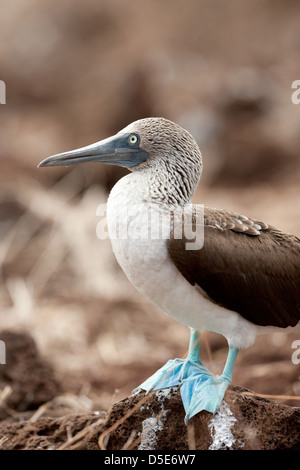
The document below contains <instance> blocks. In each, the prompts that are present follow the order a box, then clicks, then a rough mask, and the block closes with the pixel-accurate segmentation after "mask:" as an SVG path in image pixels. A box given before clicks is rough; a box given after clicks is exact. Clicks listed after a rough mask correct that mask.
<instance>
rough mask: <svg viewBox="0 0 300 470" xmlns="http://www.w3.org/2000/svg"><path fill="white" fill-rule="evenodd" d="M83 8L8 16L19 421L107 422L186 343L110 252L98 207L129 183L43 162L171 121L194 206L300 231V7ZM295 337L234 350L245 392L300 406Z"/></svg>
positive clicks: (8, 151) (29, 9)
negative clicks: (190, 166) (190, 147)
mask: <svg viewBox="0 0 300 470" xmlns="http://www.w3.org/2000/svg"><path fill="white" fill-rule="evenodd" d="M86 4H88V5H89V8H87V7H84V6H83V3H82V2H80V1H75V2H72V7H70V6H68V4H67V3H65V4H62V2H60V1H58V0H55V1H54V2H49V1H46V0H43V1H42V2H41V1H37V0H30V1H29V2H26V5H25V4H24V5H23V6H21V5H19V6H17V5H16V4H15V3H14V2H13V3H11V4H9V5H7V8H6V10H5V11H4V12H3V15H1V18H0V58H1V70H0V72H1V76H0V79H2V80H4V81H5V83H6V88H7V97H6V101H7V104H6V105H5V106H1V109H0V159H1V161H0V164H1V171H0V265H1V270H0V276H1V285H0V320H1V322H0V328H1V330H0V340H2V341H4V342H5V345H6V364H1V365H0V418H1V420H2V422H4V421H5V422H7V423H12V422H16V421H17V422H23V421H28V420H31V421H32V423H33V425H34V422H35V420H36V419H38V418H41V417H46V416H55V417H60V416H65V415H66V414H68V413H92V412H94V411H97V412H100V413H101V412H102V411H107V410H108V409H109V408H110V406H111V404H112V402H117V401H119V400H122V399H123V398H125V397H127V396H128V395H129V394H130V393H131V391H132V389H134V388H135V387H136V386H137V385H138V384H139V383H141V382H142V381H143V380H144V379H145V378H147V377H148V376H149V375H150V374H151V373H153V372H154V371H155V370H156V369H157V368H158V367H160V366H161V365H162V364H163V363H165V362H166V361H167V360H168V359H170V358H172V357H183V356H184V355H185V354H186V351H187V346H188V336H189V332H188V329H187V328H186V327H185V326H183V325H180V324H178V323H176V322H175V321H174V320H173V319H171V318H169V317H167V316H166V315H164V314H163V313H162V312H160V311H159V310H158V309H157V308H155V307H154V306H152V305H150V304H149V303H148V302H147V301H146V300H145V299H143V298H142V297H141V296H140V295H139V294H138V293H137V292H136V291H135V290H134V288H133V287H132V286H131V285H130V284H129V282H128V281H127V279H126V277H125V275H124V274H123V273H122V272H121V270H120V268H119V267H118V265H117V263H116V261H115V259H114V256H113V254H112V251H111V246H110V241H109V240H108V239H104V240H100V239H99V238H97V236H96V227H97V224H98V223H99V220H100V217H99V216H98V215H97V208H98V207H99V205H101V204H105V202H106V199H107V195H108V192H109V190H110V188H111V187H112V185H113V184H114V183H115V181H116V180H117V179H118V178H120V177H121V176H122V175H124V174H125V171H123V170H118V169H116V168H110V167H101V168H99V167H98V166H95V165H90V166H89V165H87V166H86V167H81V168H75V169H42V168H40V169H37V168H36V165H37V164H38V163H39V161H40V160H42V159H43V158H45V157H46V156H48V155H51V154H55V153H58V152H62V151H65V150H68V149H71V148H76V147H80V146H83V145H87V144H89V143H91V142H94V141H97V140H100V139H101V138H104V137H107V136H109V135H111V134H112V133H114V132H116V131H118V130H119V129H120V128H122V127H123V126H125V125H126V124H128V123H129V122H131V121H133V120H134V119H138V118H141V117H145V116H153V115H163V116H164V117H167V118H169V119H172V120H174V121H176V122H178V123H179V124H181V125H183V126H184V127H186V128H187V129H188V130H189V131H190V132H191V133H192V134H193V135H194V136H195V138H196V139H197V141H198V142H199V145H200V147H201V150H202V153H203V159H204V174H203V179H202V184H201V185H200V186H199V189H198V191H197V193H196V195H195V198H194V201H195V202H199V203H204V204H206V205H208V206H213V207H220V208H221V207H222V208H229V209H231V210H235V211H237V212H241V213H245V214H246V215H249V216H252V217H255V218H256V219H261V220H264V221H266V222H267V223H269V224H272V225H274V226H277V227H278V228H281V229H283V230H284V231H286V232H290V233H294V234H295V235H298V236H300V217H299V216H300V197H299V177H300V157H299V147H300V145H299V144H300V116H299V113H300V105H295V104H293V103H292V101H291V94H292V89H291V83H292V82H293V81H294V80H296V79H299V78H300V77H299V74H300V71H299V60H298V59H299V57H298V48H299V15H300V8H299V4H298V2H296V1H292V0H289V1H288V2H285V4H284V6H283V4H282V2H277V1H275V2H272V5H271V2H268V1H265V2H261V1H258V0H257V1H253V2H247V1H244V0H243V1H237V0H231V1H230V2H226V8H225V7H224V4H223V3H222V2H211V1H210V0H209V1H208V0H206V1H202V2H198V1H196V0H195V1H194V0H192V1H190V2H188V7H187V8H185V9H184V10H183V9H182V4H181V2H180V1H175V2H163V4H160V5H158V4H156V3H155V2H154V3H153V2H152V1H144V2H143V8H141V7H140V3H139V2H137V1H136V0H135V1H133V2H132V3H131V5H130V7H125V6H124V3H123V2H121V1H118V0H114V1H112V2H109V3H105V4H104V2H94V1H92V0H90V1H89V2H86V3H85V5H86ZM158 10H159V11H158ZM132 24H135V29H134V31H133V29H132ZM12 31H18V33H17V34H14V35H12ZM278 31H284V34H278ZM299 339H300V338H299V335H298V336H297V335H295V334H288V335H285V334H281V333H276V334H268V335H265V336H263V337H259V338H257V341H256V343H255V345H253V346H252V347H251V348H249V349H248V350H246V351H242V352H241V353H240V355H239V357H238V360H237V364H236V367H235V372H234V378H233V383H234V384H235V385H239V386H242V387H246V388H248V389H250V390H253V391H255V392H257V393H261V394H268V395H270V394H271V395H280V396H281V395H284V396H286V397H287V398H276V399H277V400H278V401H279V402H280V403H286V404H287V405H289V406H299V403H300V402H299V396H300V365H299V364H297V363H295V361H294V362H293V361H292V355H293V353H295V349H294V348H293V342H294V341H295V340H299ZM201 348H202V356H203V358H204V362H206V364H207V365H208V366H209V367H210V368H211V369H212V370H213V371H214V372H216V373H218V372H220V371H221V370H222V367H223V364H224V361H225V358H226V353H227V345H226V342H225V340H224V339H223V338H220V337H219V336H217V335H215V334H213V333H208V332H204V333H203V341H202V344H201ZM297 357H299V355H298V356H297ZM291 397H295V398H294V399H293V398H291ZM297 397H298V398H297ZM5 438H6V436H0V444H1V439H5Z"/></svg>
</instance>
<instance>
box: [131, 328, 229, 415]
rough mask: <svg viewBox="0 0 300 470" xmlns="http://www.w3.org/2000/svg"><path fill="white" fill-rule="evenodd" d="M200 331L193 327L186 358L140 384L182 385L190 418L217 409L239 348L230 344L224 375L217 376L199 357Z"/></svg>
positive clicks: (148, 388)
mask: <svg viewBox="0 0 300 470" xmlns="http://www.w3.org/2000/svg"><path fill="white" fill-rule="evenodd" d="M199 335H200V333H199V332H198V331H196V330H194V329H192V330H191V336H190V344H189V351H188V355H187V357H186V359H172V360H170V361H168V362H167V363H166V364H165V365H164V366H163V367H161V368H160V369H159V370H158V371H156V372H155V374H153V375H152V376H151V377H149V379H147V380H146V381H145V382H143V383H142V384H141V385H140V386H139V387H137V388H136V389H135V390H134V392H137V391H139V390H141V389H142V390H146V391H147V392H150V391H151V390H160V389H163V388H169V387H174V386H177V385H179V386H180V393H181V398H182V403H183V406H184V409H185V412H186V416H185V421H186V423H187V421H188V420H189V419H190V418H191V417H192V416H194V415H195V414H197V413H199V412H200V411H202V410H206V411H209V412H211V413H216V412H217V411H218V409H219V408H220V405H221V403H222V400H223V397H224V394H225V392H226V390H227V387H228V385H229V384H230V383H231V379H232V372H233V367H234V363H235V359H236V356H237V353H238V349H235V348H232V347H229V352H228V357H227V360H226V364H225V367H224V370H223V373H222V374H221V375H220V376H214V375H213V374H212V373H211V372H210V371H209V370H208V369H207V368H206V367H205V366H204V365H203V364H202V362H201V360H200V357H199V349H200V343H199Z"/></svg>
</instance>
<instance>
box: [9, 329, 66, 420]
mask: <svg viewBox="0 0 300 470" xmlns="http://www.w3.org/2000/svg"><path fill="white" fill-rule="evenodd" d="M0 338H1V341H3V342H4V344H5V349H6V363H5V364H1V365H0V392H1V391H2V393H0V419H5V418H6V417H7V416H11V415H14V413H15V412H24V411H26V410H35V409H36V408H38V407H39V406H40V405H42V404H43V403H45V402H47V401H49V400H51V399H53V398H54V397H55V396H56V395H57V394H58V393H59V392H60V391H61V387H60V384H59V383H58V381H57V380H56V378H55V374H54V371H53V368H52V366H51V364H50V363H49V362H48V361H47V360H46V359H44V358H42V357H41V355H40V353H39V351H38V349H37V347H36V344H35V342H34V340H33V339H32V338H31V336H30V335H29V334H28V333H25V332H14V331H10V330H2V331H1V332H0ZM3 395H5V397H3Z"/></svg>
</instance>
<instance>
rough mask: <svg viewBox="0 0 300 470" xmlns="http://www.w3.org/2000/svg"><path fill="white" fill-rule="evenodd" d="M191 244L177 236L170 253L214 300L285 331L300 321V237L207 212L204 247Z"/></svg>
mask: <svg viewBox="0 0 300 470" xmlns="http://www.w3.org/2000/svg"><path fill="white" fill-rule="evenodd" d="M238 220H239V221H240V222H238ZM247 227H248V228H247ZM195 230H196V227H195V226H193V231H195ZM189 241H190V240H186V239H185V238H184V236H183V237H182V238H181V239H177V238H176V236H174V232H173V233H172V234H171V237H170V240H169V243H168V250H169V255H170V257H171V259H172V261H173V262H174V264H175V265H176V267H177V268H178V270H179V271H180V272H181V274H182V275H183V276H184V277H185V278H186V279H187V280H188V281H189V282H190V283H191V284H192V285H195V284H197V285H199V286H200V287H201V288H202V289H203V290H204V291H205V292H206V293H207V295H208V296H209V297H210V299H211V300H212V301H213V302H215V303H217V304H220V305H222V306H223V307H225V308H227V309H229V310H233V311H235V312H238V313H239V314H240V315H242V316H243V317H244V318H246V319H247V320H249V321H251V322H252V323H255V324H257V325H262V326H266V325H269V326H278V327H282V328H284V327H287V326H295V325H296V324H297V323H298V322H299V321H300V239H299V238H297V237H295V236H293V235H288V234H284V233H282V232H280V231H279V230H276V229H274V228H272V227H268V226H267V225H266V224H263V223H261V222H257V221H254V220H251V219H248V218H246V217H245V216H239V215H238V214H234V213H226V212H225V211H217V210H214V209H205V213H204V246H203V248H202V249H200V250H195V251H193V250H186V249H185V244H186V242H189Z"/></svg>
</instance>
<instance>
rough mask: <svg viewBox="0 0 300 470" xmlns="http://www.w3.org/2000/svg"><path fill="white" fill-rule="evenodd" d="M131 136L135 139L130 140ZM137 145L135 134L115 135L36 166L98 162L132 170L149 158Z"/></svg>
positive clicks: (138, 140) (137, 139)
mask: <svg viewBox="0 0 300 470" xmlns="http://www.w3.org/2000/svg"><path fill="white" fill-rule="evenodd" d="M132 136H135V137H136V138H134V139H132ZM132 142H133V143H132ZM139 143H140V138H139V136H138V135H137V134H116V135H114V136H112V137H109V138H108V139H104V140H100V141H99V142H96V143H95V144H91V145H87V146H86V147H81V148H79V149H76V150H72V151H70V152H64V153H59V154H57V155H53V156H51V157H48V158H46V159H45V160H43V161H41V162H40V163H39V165H38V166H39V167H41V166H70V165H76V164H77V163H86V162H98V163H108V164H110V165H118V166H123V167H126V168H133V167H135V166H137V165H139V164H140V163H142V162H144V161H145V160H147V158H148V156H149V154H148V153H147V152H146V151H145V150H143V149H141V148H140V146H139Z"/></svg>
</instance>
